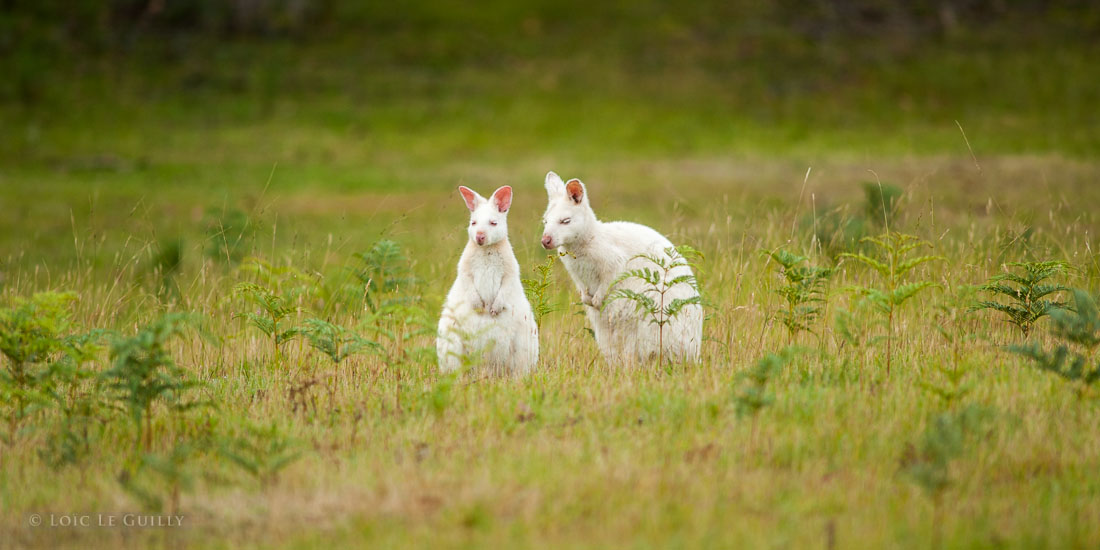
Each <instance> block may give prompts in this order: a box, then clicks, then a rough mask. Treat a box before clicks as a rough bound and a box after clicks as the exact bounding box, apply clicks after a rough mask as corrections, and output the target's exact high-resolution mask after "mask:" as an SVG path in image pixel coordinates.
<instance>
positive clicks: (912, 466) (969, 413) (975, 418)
mask: <svg viewBox="0 0 1100 550" xmlns="http://www.w3.org/2000/svg"><path fill="white" fill-rule="evenodd" d="M992 420H993V413H992V411H990V410H989V409H986V408H983V407H980V406H977V405H969V406H967V407H964V408H963V409H961V410H959V411H949V412H944V413H941V414H939V415H937V416H935V417H934V418H932V419H931V421H930V422H929V423H928V426H927V427H926V428H925V430H924V433H923V434H921V437H920V439H919V440H918V441H917V442H916V443H909V444H907V445H906V447H905V450H904V451H903V452H902V455H901V458H900V460H899V462H900V465H901V469H900V472H899V473H901V474H902V475H904V476H905V477H906V478H908V479H909V480H910V481H911V482H913V483H914V484H915V485H917V486H919V487H920V488H921V489H923V490H924V493H925V494H926V495H927V496H928V498H929V499H930V500H931V501H932V530H933V537H934V541H935V542H934V544H933V548H938V547H939V546H940V545H939V542H938V541H939V539H940V537H941V531H942V523H943V522H942V519H941V516H942V511H943V510H942V507H943V496H944V493H945V492H946V491H947V489H948V488H950V487H951V483H952V479H951V464H952V462H954V461H956V460H958V459H959V458H962V456H963V454H964V453H965V452H966V450H967V448H968V447H971V446H973V445H974V444H975V443H976V442H978V441H980V440H981V439H982V438H983V437H985V436H987V435H988V434H989V432H990V431H991V424H992Z"/></svg>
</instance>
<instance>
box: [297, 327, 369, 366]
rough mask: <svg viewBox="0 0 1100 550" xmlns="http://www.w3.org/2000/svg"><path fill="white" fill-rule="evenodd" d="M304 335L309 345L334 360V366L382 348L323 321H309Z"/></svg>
mask: <svg viewBox="0 0 1100 550" xmlns="http://www.w3.org/2000/svg"><path fill="white" fill-rule="evenodd" d="M302 333H303V334H305V336H306V338H307V339H308V340H309V345H310V346H312V347H313V349H315V350H317V351H319V352H321V353H323V354H324V355H325V356H327V357H328V358H329V359H330V360H332V363H333V365H339V364H340V363H341V362H343V361H344V359H347V358H348V357H350V356H352V355H355V354H358V353H360V352H362V351H365V350H377V349H379V348H380V347H381V346H379V345H378V343H377V342H372V341H370V340H367V339H366V338H363V337H362V336H359V335H358V334H356V333H355V332H353V331H351V330H348V329H347V328H345V327H342V326H340V325H336V324H333V323H330V322H328V321H325V320H322V319H307V320H306V322H305V325H304V327H303V328H302Z"/></svg>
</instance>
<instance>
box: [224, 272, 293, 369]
mask: <svg viewBox="0 0 1100 550" xmlns="http://www.w3.org/2000/svg"><path fill="white" fill-rule="evenodd" d="M233 292H234V294H237V295H238V296H242V297H244V298H245V299H246V300H247V301H248V302H249V303H251V304H252V305H253V306H255V307H256V308H257V311H255V312H252V311H246V312H243V313H238V314H236V315H235V316H234V317H235V318H238V319H245V320H246V321H247V322H248V324H250V325H252V326H254V327H256V328H257V329H258V330H259V331H260V332H262V333H264V334H265V335H266V336H267V337H268V338H269V339H270V340H271V350H272V353H273V356H274V357H276V358H278V357H281V356H282V346H283V344H285V343H287V342H289V341H290V340H292V339H294V337H296V336H298V335H300V334H302V328H301V327H299V326H296V325H293V324H292V320H293V317H292V316H293V315H294V314H296V313H297V312H298V308H296V307H294V306H292V305H290V303H289V301H288V300H287V299H286V298H285V297H283V296H282V295H280V294H278V293H276V292H275V291H273V290H272V289H269V288H267V287H264V286H260V285H258V284H255V283H240V284H238V285H237V286H236V287H234V288H233Z"/></svg>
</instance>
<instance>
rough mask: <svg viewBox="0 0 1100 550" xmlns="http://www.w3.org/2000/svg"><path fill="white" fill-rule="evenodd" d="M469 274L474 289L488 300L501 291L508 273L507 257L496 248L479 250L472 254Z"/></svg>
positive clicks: (482, 297) (483, 298)
mask: <svg viewBox="0 0 1100 550" xmlns="http://www.w3.org/2000/svg"><path fill="white" fill-rule="evenodd" d="M467 265H468V266H469V271H468V276H469V277H470V279H471V281H472V283H473V288H474V291H475V292H476V293H477V295H478V296H479V297H480V298H481V299H482V300H483V301H486V302H490V301H492V299H493V298H494V297H495V296H496V295H497V294H499V293H500V290H501V286H502V284H503V281H504V277H505V275H506V269H507V262H506V258H504V256H503V255H502V254H500V253H499V252H497V251H496V250H478V251H475V253H473V254H471V255H470V258H469V262H468V264H467Z"/></svg>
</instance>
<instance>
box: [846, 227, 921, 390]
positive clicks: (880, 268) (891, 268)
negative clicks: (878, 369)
mask: <svg viewBox="0 0 1100 550" xmlns="http://www.w3.org/2000/svg"><path fill="white" fill-rule="evenodd" d="M861 242H863V243H866V244H870V245H873V246H874V248H875V249H876V250H877V251H878V254H877V256H878V257H871V256H868V255H866V254H864V253H862V252H860V253H856V254H850V253H844V254H841V257H842V258H847V259H852V260H855V261H857V262H859V263H860V264H863V265H865V266H867V267H869V268H871V270H872V271H873V272H875V273H877V274H878V275H879V277H880V278H881V279H882V280H881V283H882V286H881V287H872V286H851V287H848V290H850V291H853V292H855V293H857V294H859V295H861V296H863V298H864V300H866V301H867V302H869V303H870V304H871V306H872V308H873V309H874V310H875V311H877V312H879V313H880V314H882V315H884V316H885V317H886V319H885V322H886V374H887V376H889V375H890V367H891V363H892V359H893V348H894V341H895V337H894V330H895V329H894V321H895V314H896V313H897V310H898V308H899V307H900V306H901V305H902V304H904V303H905V302H907V301H909V299H910V298H912V297H914V296H916V295H917V294H918V293H919V292H920V291H922V290H924V289H927V288H930V287H938V286H939V285H937V284H936V283H933V282H931V281H907V280H906V279H907V276H908V275H909V273H910V272H912V271H913V270H914V269H916V268H917V267H918V266H920V265H922V264H925V263H928V262H932V261H936V260H942V259H943V258H942V257H940V256H931V255H926V256H914V255H913V252H914V251H916V250H918V249H920V248H922V247H925V246H929V247H930V246H931V244H929V243H928V242H926V241H922V240H920V239H919V238H917V237H915V236H913V235H906V234H904V233H897V232H892V231H887V232H886V233H884V234H882V235H881V236H879V237H865V238H863V239H862V240H861Z"/></svg>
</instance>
